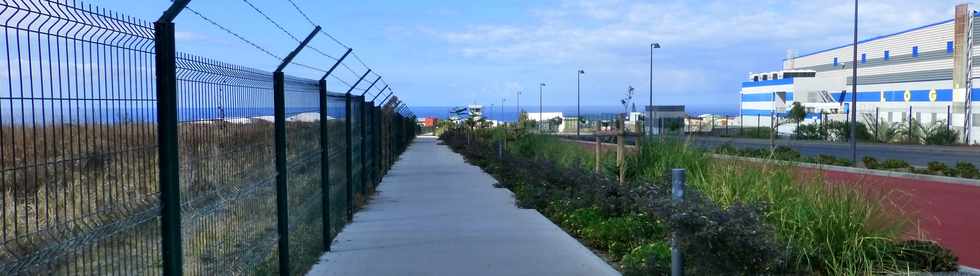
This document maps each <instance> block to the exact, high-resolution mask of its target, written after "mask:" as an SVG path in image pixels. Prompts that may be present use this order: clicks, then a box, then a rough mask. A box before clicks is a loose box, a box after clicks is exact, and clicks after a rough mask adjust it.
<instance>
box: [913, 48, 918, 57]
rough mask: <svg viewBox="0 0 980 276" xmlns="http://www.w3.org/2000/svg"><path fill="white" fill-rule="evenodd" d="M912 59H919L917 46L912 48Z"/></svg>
mask: <svg viewBox="0 0 980 276" xmlns="http://www.w3.org/2000/svg"><path fill="white" fill-rule="evenodd" d="M912 57H919V46H912Z"/></svg>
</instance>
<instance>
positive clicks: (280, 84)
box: [272, 71, 289, 275]
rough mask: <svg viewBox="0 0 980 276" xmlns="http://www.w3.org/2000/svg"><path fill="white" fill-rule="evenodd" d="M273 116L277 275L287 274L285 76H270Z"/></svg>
mask: <svg viewBox="0 0 980 276" xmlns="http://www.w3.org/2000/svg"><path fill="white" fill-rule="evenodd" d="M272 79H273V82H272V87H273V91H274V92H273V107H274V108H273V109H274V110H275V111H274V114H275V136H274V138H275V152H276V155H275V158H276V161H275V163H276V229H277V230H278V233H279V274H280V275H288V274H289V199H288V198H287V195H288V190H287V187H288V182H287V181H288V179H287V167H286V89H285V87H286V86H285V81H286V74H285V73H283V72H281V71H280V72H275V73H273V74H272Z"/></svg>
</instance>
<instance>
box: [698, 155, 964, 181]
mask: <svg viewBox="0 0 980 276" xmlns="http://www.w3.org/2000/svg"><path fill="white" fill-rule="evenodd" d="M711 156H712V157H714V158H716V159H727V160H740V161H751V162H774V163H780V164H788V165H794V166H798V167H803V168H810V169H818V170H825V171H835V172H845V173H855V174H864V175H874V176H886V177H897V178H906V179H915V180H924V181H934V182H942V183H948V184H957V185H965V186H970V187H977V188H980V180H977V179H968V178H959V177H949V176H939V175H928V174H917V173H909V172H896V171H884V170H872V169H865V168H855V167H844V166H833V165H825V164H814V163H804V162H794V161H783V160H773V159H763V158H754V157H742V156H732V155H723V154H711Z"/></svg>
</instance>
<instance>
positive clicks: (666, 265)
mask: <svg viewBox="0 0 980 276" xmlns="http://www.w3.org/2000/svg"><path fill="white" fill-rule="evenodd" d="M622 268H623V275H626V276H645V275H666V274H668V273H670V245H669V244H668V243H667V242H666V241H656V242H652V243H648V244H644V245H641V246H638V247H636V248H633V250H631V251H630V253H629V254H626V256H624V257H623V261H622Z"/></svg>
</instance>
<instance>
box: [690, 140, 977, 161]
mask: <svg viewBox="0 0 980 276" xmlns="http://www.w3.org/2000/svg"><path fill="white" fill-rule="evenodd" d="M693 142H694V144H696V145H700V146H702V147H709V148H715V147H718V146H721V145H724V144H726V143H731V144H732V145H733V146H735V147H736V148H768V147H769V140H766V139H748V138H720V137H697V138H694V140H693ZM776 144H777V145H780V146H787V147H790V148H793V149H795V150H798V151H799V152H800V154H802V155H804V156H816V155H820V154H827V155H832V156H836V157H839V158H850V157H851V146H850V145H848V144H841V143H830V142H822V141H796V140H777V141H776ZM857 156H858V160H859V162H860V160H861V159H862V158H864V156H871V157H874V158H877V159H878V160H879V161H883V160H886V159H899V160H905V161H906V162H909V164H912V165H913V166H926V165H927V164H929V162H932V161H940V162H944V163H946V164H948V165H954V164H956V163H957V162H960V161H966V162H971V163H973V164H974V165H977V166H980V148H976V147H965V146H926V145H888V144H858V147H857Z"/></svg>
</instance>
